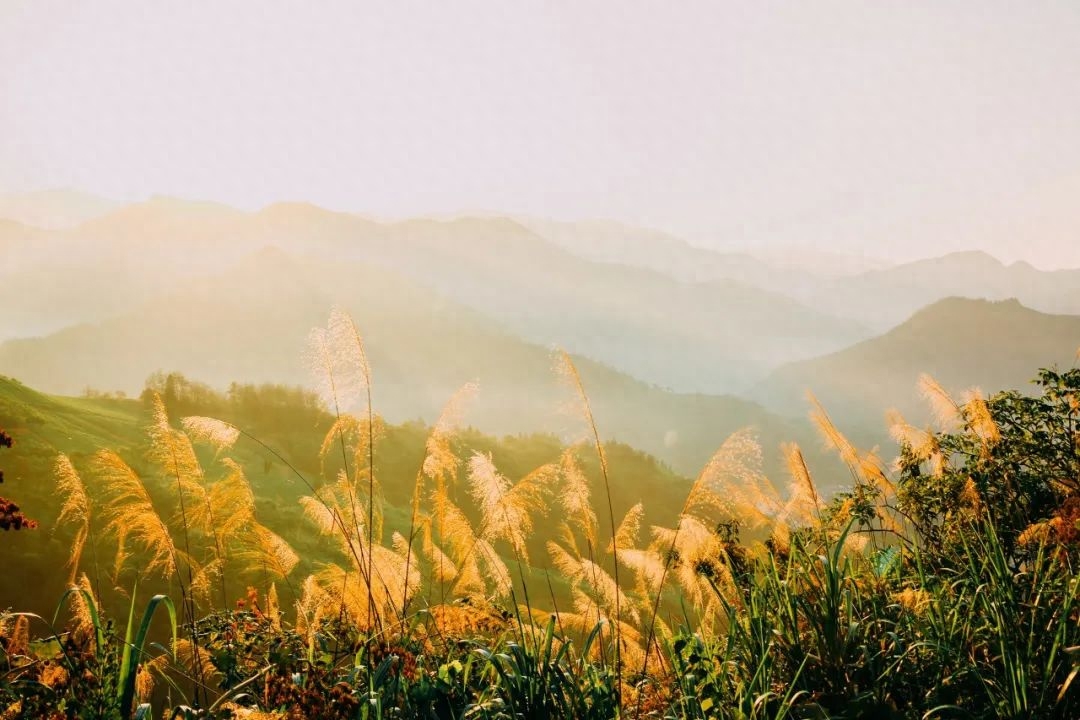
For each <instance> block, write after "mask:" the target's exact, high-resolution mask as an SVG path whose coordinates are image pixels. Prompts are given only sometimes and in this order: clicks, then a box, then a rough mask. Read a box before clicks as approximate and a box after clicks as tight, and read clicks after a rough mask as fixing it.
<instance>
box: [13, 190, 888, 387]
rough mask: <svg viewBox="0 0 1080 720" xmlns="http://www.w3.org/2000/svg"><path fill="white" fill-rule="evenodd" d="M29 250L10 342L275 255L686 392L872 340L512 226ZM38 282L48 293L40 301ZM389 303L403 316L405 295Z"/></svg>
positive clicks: (97, 228)
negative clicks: (338, 267) (433, 303)
mask: <svg viewBox="0 0 1080 720" xmlns="http://www.w3.org/2000/svg"><path fill="white" fill-rule="evenodd" d="M24 244H26V245H29V246H31V247H32V248H33V251H32V252H29V253H28V254H27V255H25V256H24V257H22V258H21V260H20V261H19V263H18V266H17V267H15V266H14V265H13V268H12V271H11V273H10V274H11V275H12V276H16V277H15V279H14V280H13V281H12V282H13V284H12V285H11V286H8V287H5V288H4V289H3V290H0V302H5V304H7V303H8V302H10V303H13V304H14V301H15V300H16V299H19V300H20V302H18V303H17V305H18V307H20V308H21V310H20V313H19V317H18V318H16V320H17V322H16V323H13V324H12V325H11V326H9V327H3V328H0V337H13V336H27V335H41V334H44V333H47V332H51V331H54V330H57V329H59V328H62V327H65V326H67V325H69V324H72V323H77V322H87V321H98V320H103V319H105V318H108V317H110V316H111V315H113V314H114V313H115V312H116V311H117V306H118V305H119V306H130V305H131V304H132V303H133V302H136V301H137V300H139V299H145V300H149V299H151V298H152V297H153V296H154V295H155V294H160V292H162V291H163V290H169V289H172V288H176V287H179V286H181V285H184V284H187V283H189V282H192V281H194V280H195V279H196V278H198V277H200V276H202V275H205V274H210V273H215V272H220V271H221V270H222V269H224V268H228V267H229V266H231V265H232V264H235V263H236V262H238V261H239V260H240V259H241V258H243V257H244V256H246V255H248V254H250V253H252V252H255V251H257V250H259V249H260V248H263V247H266V246H275V247H279V248H282V249H284V250H286V251H287V252H292V253H295V254H298V255H304V256H307V257H311V258H315V259H321V260H323V261H325V262H328V263H330V262H332V263H341V262H358V263H362V264H364V265H365V266H368V267H371V268H381V269H383V270H387V271H392V272H393V273H395V274H397V275H399V276H401V277H404V278H406V279H408V280H410V281H411V282H414V283H416V284H418V285H421V286H424V287H427V288H430V289H432V290H433V291H435V292H437V293H438V294H440V295H442V296H444V297H446V298H448V299H450V300H452V301H454V302H457V303H459V304H461V305H463V306H466V307H469V308H472V309H474V310H477V311H479V312H481V313H483V314H485V315H487V316H488V317H490V318H492V319H494V320H496V321H497V322H500V323H502V325H503V326H504V327H505V329H506V330H508V331H510V332H512V333H514V334H516V335H518V336H520V337H521V338H523V339H525V340H527V341H530V342H534V343H539V344H544V345H546V344H551V343H557V344H559V345H562V346H565V347H567V348H568V349H570V350H571V351H573V352H577V353H581V354H584V355H587V356H589V357H591V358H594V359H596V360H599V361H601V362H605V363H607V364H610V365H612V366H614V367H617V368H618V369H620V370H623V371H625V372H628V373H630V374H632V375H634V376H636V377H639V378H641V379H643V380H645V381H647V382H651V383H655V384H659V385H663V386H666V387H671V388H673V389H675V390H679V391H702V392H727V391H731V390H734V389H737V388H741V387H744V386H746V385H747V384H749V383H752V382H753V381H755V380H757V379H760V378H761V377H763V375H764V373H765V372H766V371H767V369H768V368H770V367H773V366H776V365H778V364H779V363H781V362H783V361H785V360H789V359H792V358H805V357H812V356H813V355H816V354H820V353H823V352H827V351H830V350H835V349H838V348H840V347H843V346H845V345H848V344H850V343H851V342H853V341H855V340H858V339H862V338H864V337H866V335H867V333H866V331H865V330H864V329H863V328H862V327H861V326H860V325H859V324H858V323H855V322H852V321H849V320H844V319H841V318H837V317H834V316H830V315H827V314H825V313H821V312H818V311H815V310H812V309H810V308H808V307H806V306H804V305H802V304H800V303H798V302H797V301H794V300H792V299H791V298H789V297H787V296H784V295H781V294H778V293H775V292H772V291H767V290H763V289H760V288H757V287H754V286H753V285H751V284H747V283H744V282H741V281H735V280H713V281H709V282H686V281H683V280H679V279H676V278H674V277H672V276H671V275H668V274H665V273H663V272H659V271H656V270H648V269H645V268H640V267H632V266H629V265H619V264H613V263H605V262H597V261H592V260H587V259H584V258H581V257H579V256H577V255H574V254H571V253H569V252H567V251H566V250H564V249H563V248H560V247H559V246H558V245H556V244H554V243H552V242H549V241H548V240H546V239H544V238H542V237H540V236H539V235H537V234H535V233H534V232H532V231H530V230H529V229H528V228H526V227H524V226H523V225H521V224H520V223H518V222H515V221H513V220H510V219H506V218H461V219H456V220H449V221H439V220H411V221H405V222H400V223H379V222H374V221H371V220H367V219H364V218H361V217H359V216H355V215H350V214H345V213H334V212H330V211H327V210H324V209H321V208H317V207H315V206H312V205H306V204H297V203H291V204H277V205H272V206H270V207H268V208H266V209H264V210H263V211H261V212H258V213H243V212H240V211H237V210H233V209H231V208H227V207H224V206H219V205H214V204H209V203H188V202H183V201H176V200H172V199H167V198H157V199H154V200H151V201H148V202H146V203H139V204H136V205H131V206H126V207H124V208H121V209H120V210H117V211H115V212H113V213H110V214H107V215H104V216H101V217H98V218H95V219H93V220H90V221H88V222H86V223H84V224H82V225H81V226H79V227H78V228H75V229H73V230H69V231H55V232H51V233H48V234H46V235H45V236H44V237H39V238H37V239H36V240H35V241H33V242H32V243H31V242H29V241H26V242H24ZM16 270H17V272H16ZM122 278H128V281H127V282H124V281H123V280H122ZM316 279H317V278H310V280H316ZM46 281H48V282H46ZM33 284H39V285H40V286H41V289H40V290H39V291H38V292H36V293H35V292H33V287H32V285H33ZM52 288H59V289H60V290H59V291H58V292H56V293H55V294H53V293H54V291H53V290H52ZM16 293H17V294H18V295H17V297H16ZM73 296H81V298H82V299H81V301H80V302H73V301H72V297H73ZM381 300H382V302H385V303H392V302H393V297H392V291H391V293H390V294H389V295H387V296H385V297H384V298H382V299H381Z"/></svg>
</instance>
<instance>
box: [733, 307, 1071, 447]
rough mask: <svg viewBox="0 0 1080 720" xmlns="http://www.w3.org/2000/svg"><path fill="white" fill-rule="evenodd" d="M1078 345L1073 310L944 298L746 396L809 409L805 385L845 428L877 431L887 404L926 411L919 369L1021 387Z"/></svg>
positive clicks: (783, 407) (947, 382) (914, 415)
mask: <svg viewBox="0 0 1080 720" xmlns="http://www.w3.org/2000/svg"><path fill="white" fill-rule="evenodd" d="M1078 347H1080V317H1078V316H1073V315H1050V314H1046V313H1041V312H1038V311H1035V310H1032V309H1030V308H1028V307H1025V306H1024V305H1022V304H1021V303H1020V302H1018V301H1017V300H1015V299H1013V300H1004V301H987V300H971V299H966V298H948V299H945V300H941V301H938V302H936V303H934V304H933V305H930V306H929V307H926V308H923V309H921V310H919V311H918V312H916V313H915V314H914V315H912V316H911V317H910V318H909V319H907V320H906V321H905V322H903V323H901V324H900V325H898V326H897V327H895V328H893V329H892V330H890V331H888V332H887V333H885V334H884V335H881V336H879V337H875V338H873V339H870V340H866V341H863V342H861V343H858V344H856V345H854V346H852V347H850V348H847V349H845V350H841V351H839V352H836V353H831V354H829V355H825V356H823V357H819V358H815V359H813V360H804V361H801V362H796V363H790V364H788V365H785V366H783V367H781V368H779V369H777V370H775V371H773V372H772V373H771V374H770V376H769V377H768V378H767V379H766V380H765V381H763V382H762V383H760V384H759V385H758V386H757V388H756V389H755V390H754V391H753V392H752V393H751V397H753V398H754V399H756V400H758V401H759V402H761V403H763V404H764V405H765V406H766V407H769V408H772V409H773V410H779V411H788V412H790V411H791V409H792V408H798V407H806V403H805V400H804V397H805V393H806V391H807V390H809V391H812V392H813V393H814V394H815V395H816V396H817V397H818V399H819V400H820V401H821V402H822V403H823V404H824V405H825V407H826V408H827V409H828V410H829V411H830V412H831V413H833V414H834V415H836V416H837V418H842V419H843V420H844V421H846V422H847V423H848V424H849V425H850V426H853V427H855V428H856V429H858V428H866V429H868V430H869V431H871V432H880V431H881V430H883V429H884V420H883V417H884V411H885V410H886V409H888V408H897V409H899V410H901V411H902V412H903V413H904V414H905V415H908V416H909V418H910V419H914V420H918V421H924V420H925V419H926V418H927V410H926V407H925V406H924V404H923V403H922V402H921V401H920V398H919V396H918V392H917V390H916V382H917V380H918V377H919V374H920V373H924V372H926V373H929V374H930V375H932V376H933V377H934V378H935V379H936V380H937V381H938V382H940V383H941V384H942V385H943V386H944V387H945V388H946V389H947V390H949V391H950V392H960V391H962V390H965V389H967V388H969V387H971V386H979V387H980V388H981V389H982V390H983V391H984V392H988V393H989V392H996V391H998V390H1010V389H1012V390H1027V389H1029V388H1030V387H1031V384H1030V381H1031V379H1032V378H1033V377H1034V376H1035V372H1036V371H1037V370H1038V368H1040V367H1049V366H1052V365H1055V364H1057V365H1058V366H1060V367H1071V366H1072V365H1073V364H1074V363H1076V362H1077V354H1076V353H1077V348H1078Z"/></svg>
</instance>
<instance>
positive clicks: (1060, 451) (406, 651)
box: [0, 314, 1080, 720]
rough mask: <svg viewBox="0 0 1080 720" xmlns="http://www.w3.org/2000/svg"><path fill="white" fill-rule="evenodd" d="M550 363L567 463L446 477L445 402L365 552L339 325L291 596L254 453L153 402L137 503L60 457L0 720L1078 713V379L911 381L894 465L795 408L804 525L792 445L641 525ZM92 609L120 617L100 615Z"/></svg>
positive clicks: (371, 512) (362, 467)
mask: <svg viewBox="0 0 1080 720" xmlns="http://www.w3.org/2000/svg"><path fill="white" fill-rule="evenodd" d="M560 361H561V367H562V369H563V371H564V375H565V377H566V378H567V380H568V382H569V385H570V387H571V388H572V390H573V391H574V393H575V397H576V398H577V411H578V416H579V417H580V418H581V420H582V427H583V436H582V437H583V440H582V442H581V443H580V444H578V445H577V446H575V447H572V448H570V449H569V450H567V451H566V452H565V453H563V454H562V456H561V457H560V458H559V459H558V460H557V461H554V462H550V463H547V464H544V465H542V466H541V467H539V468H537V469H535V470H533V471H531V472H527V473H525V474H523V476H521V477H520V479H517V480H516V481H512V480H511V479H509V478H507V477H505V476H504V475H503V474H502V473H501V472H500V470H499V469H498V468H497V467H496V466H495V464H494V462H493V461H492V458H491V456H490V455H489V454H486V453H482V452H475V453H472V454H468V453H465V454H462V453H460V452H458V451H457V450H456V448H457V445H456V444H455V443H454V439H455V437H456V435H457V433H458V419H459V417H460V413H461V409H462V404H463V403H464V402H466V401H467V397H468V395H469V393H470V392H471V390H472V389H471V388H465V389H463V391H462V392H461V393H460V394H459V395H458V396H456V397H455V398H453V399H452V400H451V401H450V403H449V404H448V406H447V409H446V411H445V413H444V415H443V417H442V418H441V419H440V420H439V422H437V423H436V424H435V425H434V426H433V427H432V428H431V431H430V436H429V437H428V440H427V443H426V454H425V457H424V458H423V460H422V462H421V463H420V464H419V466H418V467H417V468H416V469H415V473H416V475H415V483H414V486H413V487H412V488H411V491H410V500H409V502H408V504H407V507H406V508H405V513H404V519H407V523H405V524H398V525H394V527H398V528H400V529H397V530H392V531H388V528H389V527H390V525H391V524H388V523H387V521H386V518H384V512H386V511H387V509H386V508H385V507H384V502H383V496H384V490H383V489H382V488H380V484H379V478H378V477H377V475H376V473H375V472H373V468H376V467H377V463H376V460H375V456H376V454H377V453H378V452H379V442H380V437H381V433H382V423H381V420H380V419H379V418H378V416H377V415H376V414H375V413H374V410H373V408H372V404H371V388H372V383H371V374H370V369H369V368H368V366H367V360H366V355H365V352H364V347H363V344H362V342H361V340H360V336H359V333H357V332H356V328H355V327H354V326H353V325H352V323H351V321H350V320H349V319H348V318H347V317H346V316H343V315H340V314H335V315H334V316H333V317H332V319H331V322H330V324H329V326H328V327H327V328H326V329H325V330H320V331H317V332H316V333H315V335H314V336H313V364H314V365H315V366H317V368H319V370H320V377H321V378H322V379H323V381H324V382H325V385H326V388H325V389H326V393H325V397H326V399H327V401H328V403H329V404H330V405H331V408H332V409H334V410H335V416H336V421H335V422H334V424H333V426H332V427H331V428H330V429H329V431H328V432H327V433H326V439H325V441H324V443H323V445H322V447H321V448H318V452H317V455H318V458H319V461H318V463H317V465H318V466H319V471H318V472H316V473H309V472H305V471H301V470H296V473H295V475H296V479H297V481H298V482H300V483H302V484H303V486H304V487H306V488H307V494H306V495H305V496H304V497H303V498H302V500H301V504H302V506H303V508H304V511H305V513H306V515H307V516H308V518H309V519H310V521H311V528H312V531H311V532H315V533H319V534H321V535H322V536H323V538H324V542H326V543H327V544H328V545H330V546H331V547H332V549H333V550H334V551H335V552H336V557H335V559H334V561H332V562H331V561H327V562H321V563H319V564H318V565H317V566H315V567H313V568H312V570H313V571H312V572H311V573H308V574H306V576H301V574H299V573H298V572H297V570H296V568H297V566H298V565H299V564H300V558H299V557H298V555H297V553H296V552H295V551H294V550H293V547H292V540H293V539H292V538H287V537H283V536H281V535H279V534H277V533H275V532H274V531H272V530H271V529H270V528H268V527H267V526H266V525H265V524H264V521H265V518H264V517H263V516H262V514H263V513H262V511H261V509H258V510H257V508H256V504H255V502H254V496H253V494H252V491H251V487H250V485H249V483H248V481H247V478H246V477H245V474H244V471H243V468H242V467H241V466H240V465H239V464H238V463H236V462H235V461H233V460H232V459H231V457H230V453H233V452H235V451H236V449H237V448H239V447H240V446H241V445H242V444H245V443H246V444H253V445H256V446H259V447H260V448H261V450H262V451H264V452H267V453H272V454H274V455H275V456H277V457H278V458H279V459H281V460H284V459H283V458H281V457H280V455H279V454H278V451H277V450H276V449H275V448H273V447H271V446H268V445H265V444H262V443H263V441H262V440H261V439H260V438H259V436H258V435H256V434H253V433H249V432H247V431H246V430H243V429H241V428H239V427H237V426H236V425H233V424H231V423H228V422H224V421H221V420H214V419H210V418H207V417H187V418H184V419H183V421H182V422H181V423H179V424H174V423H173V422H171V421H170V418H169V415H168V413H167V411H166V406H165V403H164V402H162V401H161V399H160V397H157V396H154V395H151V396H150V397H149V398H148V399H149V401H150V402H151V404H152V408H153V413H152V422H151V424H150V427H149V436H150V448H151V452H150V456H149V457H148V458H147V459H146V460H147V462H148V463H149V465H150V466H151V467H153V468H154V477H153V478H150V477H142V476H140V474H138V473H136V472H135V471H134V470H133V469H132V466H131V465H129V463H128V462H127V461H126V460H125V459H124V458H122V457H120V455H118V454H117V453H114V452H111V451H108V450H101V451H100V452H98V453H97V454H95V455H94V456H93V457H92V458H91V459H90V460H89V461H88V462H85V463H83V467H78V468H77V467H76V466H75V464H74V463H72V462H71V460H70V459H69V458H67V457H64V456H61V457H60V458H58V459H57V464H56V476H57V481H58V484H59V493H60V496H61V497H62V499H63V500H62V502H63V507H62V509H61V513H60V525H61V527H63V528H66V531H67V532H69V533H70V534H71V537H72V551H71V556H70V563H69V566H68V567H67V568H57V569H56V572H65V573H67V575H68V578H69V585H70V588H71V589H70V590H69V591H68V592H67V593H66V594H65V595H64V596H63V598H62V599H60V602H59V604H58V607H57V609H56V613H55V616H52V617H43V616H40V615H32V614H29V613H20V612H17V611H13V612H6V613H3V614H2V615H0V718H4V720H7V719H8V718H22V717H25V718H54V717H55V718H68V717H71V718H128V717H132V716H135V717H142V718H148V717H165V718H169V717H214V718H225V717H238V718H244V717H248V718H466V717H469V718H549V717H565V718H612V717H630V718H639V717H640V718H644V717H655V718H666V717H671V718H743V719H750V718H763V719H764V718H972V717H973V718H1062V719H1063V720H1064V719H1068V718H1075V717H1077V716H1080V698H1078V696H1077V690H1076V687H1075V684H1074V682H1073V680H1074V677H1075V675H1076V672H1077V669H1078V668H1080V608H1078V606H1077V595H1078V592H1080V587H1078V582H1077V579H1076V575H1075V573H1074V563H1075V562H1076V561H1077V557H1078V556H1077V539H1078V538H1080V525H1078V520H1080V496H1078V495H1077V490H1078V489H1080V370H1070V371H1067V372H1063V373H1058V372H1054V371H1049V370H1044V371H1042V372H1041V373H1040V377H1039V383H1040V392H1039V393H1038V394H1036V395H1033V396H1025V395H1021V394H1018V393H999V394H997V395H994V396H992V397H990V398H988V399H987V398H984V397H983V396H982V395H981V394H980V393H979V392H977V391H971V392H969V393H967V394H965V395H964V396H963V398H961V399H959V400H956V399H953V398H952V397H950V396H949V395H948V394H946V393H945V392H944V390H942V389H941V388H940V387H938V386H937V385H936V384H935V383H934V382H933V380H932V379H930V378H924V380H923V382H922V389H923V392H924V394H925V395H926V396H927V398H928V399H929V400H931V402H932V404H933V407H934V410H935V415H936V421H935V426H934V427H933V428H927V429H922V428H917V427H913V426H911V425H909V424H908V423H907V422H906V421H905V420H904V419H903V418H901V417H899V416H896V415H895V414H894V416H893V417H891V419H890V422H891V427H892V431H893V435H894V437H895V439H896V441H897V444H898V453H897V454H898V458H897V460H896V461H895V462H894V463H892V464H887V463H886V462H884V461H883V460H882V459H881V458H880V457H879V456H878V454H877V453H875V452H864V451H861V450H859V449H857V448H856V447H854V446H853V445H852V444H851V443H850V442H849V441H848V440H847V439H846V438H845V437H844V435H843V434H841V432H840V431H839V430H838V429H837V428H836V427H835V426H834V425H833V423H832V422H831V420H830V419H829V417H828V416H827V415H826V414H825V411H824V410H823V409H822V408H820V407H819V406H817V405H816V404H815V409H814V420H815V422H816V424H817V426H818V428H819V430H820V431H821V434H822V437H823V438H824V440H825V442H826V443H827V444H828V445H829V446H830V447H831V448H832V449H833V450H835V451H836V452H837V454H838V455H839V457H840V458H841V460H842V461H843V463H844V465H845V466H846V467H847V468H848V470H849V471H850V475H851V482H850V487H849V489H848V491H846V492H844V493H840V494H838V495H835V496H833V497H830V498H824V497H822V496H821V495H820V494H819V492H818V489H817V484H816V483H815V481H814V479H813V477H812V475H811V471H810V469H809V468H808V467H807V465H806V463H805V461H804V459H803V456H802V453H801V452H800V451H799V448H797V447H795V446H786V447H785V448H784V454H785V457H786V459H787V464H788V467H789V474H790V478H789V482H788V483H787V487H786V490H784V491H780V490H778V489H777V487H776V486H774V485H773V484H772V483H771V482H770V481H769V480H768V479H767V478H766V477H764V475H763V474H762V473H761V471H760V456H761V449H760V448H759V447H758V446H757V444H756V443H755V442H754V440H753V437H752V435H751V434H750V433H749V432H740V433H736V434H735V435H733V436H732V437H731V438H729V439H728V440H727V441H725V442H724V443H723V445H722V446H721V447H720V448H719V450H718V451H717V453H716V454H715V456H714V457H713V458H712V460H711V461H710V462H709V463H708V465H707V466H706V467H705V468H704V469H703V470H702V472H701V474H700V475H699V476H698V478H697V479H696V480H695V481H694V482H693V484H692V485H691V487H690V488H689V492H688V494H687V495H686V498H685V501H684V502H683V504H682V508H681V511H679V512H678V513H676V514H675V515H674V516H673V517H671V518H669V520H670V522H668V523H667V524H664V525H661V524H654V525H649V526H648V527H644V526H645V525H647V523H645V522H643V518H644V517H645V508H644V506H643V505H641V504H638V505H635V506H633V507H631V508H630V509H629V510H628V511H627V512H626V513H625V514H623V513H621V512H620V514H621V515H622V517H621V518H620V517H617V516H616V513H615V511H614V506H613V504H612V502H611V486H612V485H617V484H618V482H619V475H618V468H617V467H611V466H610V464H609V461H608V457H607V455H606V452H605V446H604V445H603V444H602V443H601V442H600V441H599V434H598V433H597V431H596V428H595V424H594V423H593V422H592V416H591V412H590V409H589V405H588V396H587V394H586V392H585V388H584V387H582V386H581V382H580V379H579V378H578V376H577V374H576V371H575V369H574V366H573V363H572V362H571V361H570V359H569V358H568V357H566V356H562V357H561V358H560ZM353 407H355V408H359V411H358V412H356V413H351V412H348V411H347V410H349V409H350V408H353ZM199 445H201V446H203V447H206V448H208V449H209V450H210V451H212V455H213V463H205V462H201V461H200V455H199V453H197V452H196V447H197V446H199ZM586 453H591V454H592V456H593V462H594V463H595V466H596V469H597V471H598V473H599V477H600V479H601V482H600V483H599V485H593V484H590V483H589V482H588V480H587V479H586V474H585V472H583V470H582V466H581V465H582V457H583V456H584V455H585V454H586ZM294 467H295V466H294ZM84 478H85V479H84ZM400 490H401V489H400V488H395V489H394V491H396V492H400ZM594 491H597V492H594ZM103 538H108V539H109V542H111V548H112V550H113V552H110V553H109V557H100V555H101V552H99V549H100V548H103V547H105V545H104V544H103V542H104V541H103ZM151 578H164V579H166V580H167V581H168V582H169V583H170V587H171V590H170V591H169V593H167V594H163V595H154V596H153V597H149V596H148V594H147V593H145V592H140V588H139V583H140V580H142V581H144V582H148V581H149V580H150V579H151ZM115 586H119V587H121V588H124V589H125V590H126V591H127V592H128V595H129V597H130V611H129V612H128V614H127V615H126V616H125V615H122V614H120V613H108V612H105V611H104V609H103V607H102V606H101V605H100V603H99V601H98V598H99V597H100V596H101V593H102V590H103V589H106V588H112V587H115Z"/></svg>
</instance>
